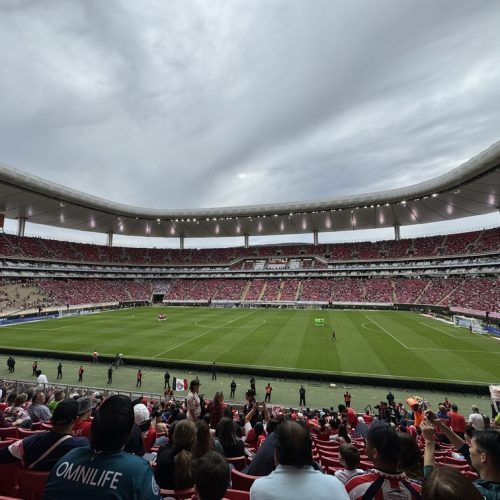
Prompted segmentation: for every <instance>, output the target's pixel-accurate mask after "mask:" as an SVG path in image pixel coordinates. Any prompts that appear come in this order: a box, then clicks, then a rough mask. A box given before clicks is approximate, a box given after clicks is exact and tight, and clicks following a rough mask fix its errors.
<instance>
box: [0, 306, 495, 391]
mask: <svg viewBox="0 0 500 500" xmlns="http://www.w3.org/2000/svg"><path fill="white" fill-rule="evenodd" d="M162 312H166V314H167V320H166V321H157V315H158V314H159V313H162ZM315 318H324V320H325V326H324V327H318V326H314V319H315ZM332 329H335V332H336V337H337V340H336V341H333V340H332ZM0 345H2V346H3V347H22V348H33V349H40V350H43V351H45V352H47V355H50V351H64V352H73V353H75V352H76V353H84V354H90V353H91V352H92V351H93V350H94V349H95V350H97V351H98V352H99V353H100V354H101V355H110V356H114V355H115V354H116V353H118V352H121V353H123V355H124V356H125V358H130V357H134V358H149V359H158V360H163V359H164V360H176V361H190V362H202V363H212V362H213V361H215V362H216V363H217V364H218V365H231V366H234V367H235V370H237V368H238V367H257V368H258V367H266V368H267V367H274V368H280V369H287V370H291V371H294V372H297V371H299V372H300V371H304V372H320V373H321V372H328V373H343V374H361V375H373V376H389V377H390V376H393V377H406V378H411V379H423V380H449V381H456V382H474V383H483V382H484V383H488V382H489V383H493V382H498V379H499V378H500V367H499V361H500V343H499V342H498V341H496V340H494V339H492V338H489V337H486V336H484V337H481V336H479V335H474V334H471V333H469V331H468V330H467V329H462V328H455V327H453V326H452V325H449V324H446V323H444V322H441V321H438V320H436V319H432V318H428V317H425V316H422V315H419V314H416V313H412V312H394V311H371V310H363V311H360V310H357V311H343V310H342V311H340V310H328V311H326V310H325V311H323V310H321V311H318V310H279V309H209V308H137V309H127V310H120V311H113V312H107V313H99V314H92V315H86V316H79V317H70V318H63V319H57V320H47V321H38V322H33V323H23V324H16V325H12V326H8V327H2V328H0Z"/></svg>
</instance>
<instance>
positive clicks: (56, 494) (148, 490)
mask: <svg viewBox="0 0 500 500" xmlns="http://www.w3.org/2000/svg"><path fill="white" fill-rule="evenodd" d="M61 404H62V403H59V406H58V407H57V409H56V411H57V410H58V409H59V407H60V406H61ZM133 425H134V409H133V406H132V402H131V401H130V399H129V398H127V397H126V396H120V395H115V396H110V397H109V398H108V399H106V400H105V401H104V402H103V403H102V405H101V406H100V407H99V410H98V411H97V413H96V415H95V417H94V420H93V421H92V439H91V447H85V448H78V449H75V450H72V451H71V452H69V453H68V454H67V455H65V456H64V457H63V458H62V459H61V460H59V462H58V463H57V464H56V465H55V467H54V468H53V469H52V471H51V473H50V476H49V479H48V481H47V486H46V488H45V496H44V499H45V500H59V499H60V498H73V499H79V498H92V499H93V500H100V499H103V500H104V499H110V498H117V499H118V498H119V499H121V500H127V499H134V500H135V499H137V500H139V499H142V500H160V499H161V496H160V488H159V487H158V485H157V484H156V483H155V480H154V478H153V472H152V470H151V467H150V466H149V463H148V462H146V460H143V459H142V458H139V457H137V456H135V455H131V454H128V453H125V452H123V451H122V448H123V446H124V445H125V442H126V441H127V439H128V437H129V434H130V432H131V430H132V426H133Z"/></svg>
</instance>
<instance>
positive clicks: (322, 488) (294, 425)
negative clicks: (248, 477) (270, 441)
mask: <svg viewBox="0 0 500 500" xmlns="http://www.w3.org/2000/svg"><path fill="white" fill-rule="evenodd" d="M277 434H278V436H277V442H276V453H275V459H276V463H277V466H276V470H274V471H273V472H271V474H269V476H266V477H262V478H259V479H257V480H255V482H254V483H253V485H252V487H251V488H250V499H251V500H275V499H276V500H278V499H282V498H286V499H288V500H295V499H297V500H302V499H304V498H314V499H315V500H322V499H325V500H326V499H328V500H337V499H338V500H344V499H348V498H349V497H348V496H347V493H346V491H345V489H344V486H343V485H342V483H341V482H340V481H339V480H338V479H337V478H336V477H333V476H330V475H327V474H322V473H321V472H320V471H317V470H315V469H314V468H313V466H312V463H313V458H312V441H311V435H310V433H309V430H308V429H307V427H305V426H304V425H302V424H299V423H298V422H293V421H287V422H284V423H283V424H281V425H280V427H279V429H278V431H277Z"/></svg>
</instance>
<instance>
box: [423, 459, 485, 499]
mask: <svg viewBox="0 0 500 500" xmlns="http://www.w3.org/2000/svg"><path fill="white" fill-rule="evenodd" d="M483 498H485V497H483V496H482V495H481V493H479V491H478V490H477V489H476V488H475V487H474V485H473V484H472V482H471V481H470V479H467V478H466V477H464V476H462V474H460V472H459V471H458V470H456V469H452V468H450V467H439V468H437V469H434V470H433V471H432V472H431V473H430V474H429V475H427V476H426V478H425V480H424V484H423V485H422V500H464V499H467V500H482V499H483Z"/></svg>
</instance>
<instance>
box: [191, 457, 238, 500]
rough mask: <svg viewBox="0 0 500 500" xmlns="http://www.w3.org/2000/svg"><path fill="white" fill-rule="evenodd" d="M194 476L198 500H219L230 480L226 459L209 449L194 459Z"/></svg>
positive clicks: (222, 496)
mask: <svg viewBox="0 0 500 500" xmlns="http://www.w3.org/2000/svg"><path fill="white" fill-rule="evenodd" d="M194 476H195V483H194V489H195V492H196V494H197V496H198V500H221V499H222V498H224V493H226V490H227V487H228V486H229V483H230V480H231V472H230V470H229V465H228V463H227V461H226V460H225V458H224V457H223V456H222V455H221V454H220V453H217V452H216V451H209V452H208V453H206V454H205V455H203V457H201V458H200V459H199V460H197V461H196V463H195V466H194Z"/></svg>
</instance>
